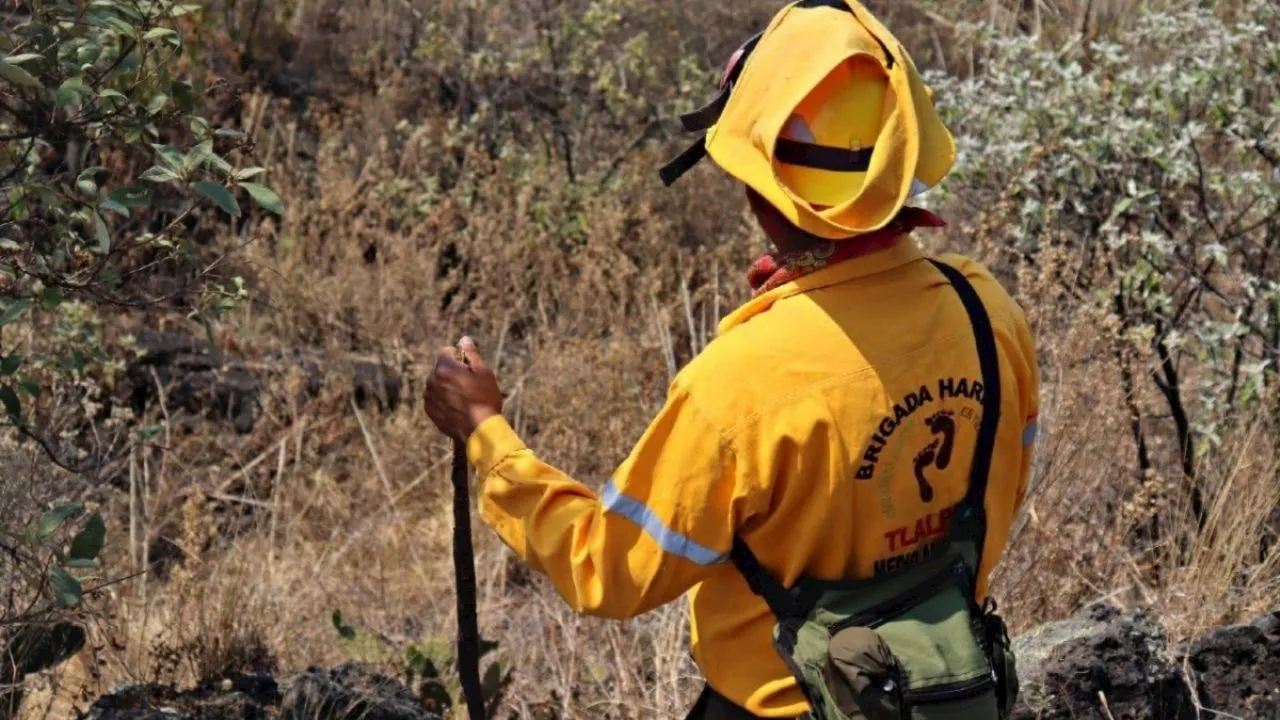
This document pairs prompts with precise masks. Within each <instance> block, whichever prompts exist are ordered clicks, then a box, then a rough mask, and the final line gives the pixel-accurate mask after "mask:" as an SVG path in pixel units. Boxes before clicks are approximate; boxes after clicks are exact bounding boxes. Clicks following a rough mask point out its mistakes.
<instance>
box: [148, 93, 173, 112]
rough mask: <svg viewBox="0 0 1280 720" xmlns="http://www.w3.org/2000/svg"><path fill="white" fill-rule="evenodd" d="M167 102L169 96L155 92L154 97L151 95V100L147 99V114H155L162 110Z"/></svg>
mask: <svg viewBox="0 0 1280 720" xmlns="http://www.w3.org/2000/svg"><path fill="white" fill-rule="evenodd" d="M168 104H169V96H168V95H165V94H164V93H157V94H156V95H155V97H152V98H151V100H149V101H147V114H149V115H155V114H156V113H158V112H160V111H161V110H163V109H164V106H165V105H168Z"/></svg>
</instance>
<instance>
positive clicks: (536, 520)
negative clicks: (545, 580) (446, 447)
mask: <svg viewBox="0 0 1280 720" xmlns="http://www.w3.org/2000/svg"><path fill="white" fill-rule="evenodd" d="M940 259H941V260H943V261H944V262H947V263H949V264H951V265H952V266H953V267H956V268H958V269H960V270H961V271H962V272H964V273H965V275H966V276H967V277H968V278H969V279H970V281H971V282H972V283H973V285H974V287H975V288H976V289H977V291H978V293H979V294H980V295H981V296H982V299H983V302H984V304H985V306H986V308H987V312H988V313H989V314H990V316H991V322H992V326H993V329H994V332H995V335H996V341H997V343H998V345H999V351H1000V377H1001V378H1002V382H1003V384H1004V386H1003V391H1004V392H1003V407H1002V410H1001V422H1000V427H999V433H998V436H997V440H996V448H995V454H994V459H993V461H992V468H991V476H990V481H989V486H988V490H987V501H986V504H987V519H988V535H987V542H986V546H985V548H986V549H985V554H984V558H983V569H982V572H981V576H982V577H981V579H980V581H979V588H978V593H979V596H980V597H981V596H983V595H984V594H985V592H986V584H987V581H986V576H987V573H988V572H989V571H990V569H991V567H992V566H993V564H994V563H995V562H996V560H997V559H998V558H999V556H1000V554H1001V552H1002V551H1003V549H1004V545H1005V543H1006V541H1007V539H1008V534H1009V528H1010V525H1011V523H1012V519H1013V516H1014V512H1015V511H1016V509H1017V507H1018V506H1019V505H1020V504H1021V502H1022V499H1023V495H1024V493H1025V492H1026V487H1027V479H1028V476H1029V473H1030V467H1031V444H1032V442H1033V441H1034V438H1035V428H1036V424H1035V423H1036V414H1037V408H1038V403H1037V367H1036V358H1035V350H1034V346H1033V341H1032V338H1031V334H1030V332H1029V330H1028V327H1027V322H1026V319H1025V317H1024V315H1023V313H1022V311H1021V310H1020V309H1019V308H1018V306H1017V305H1016V304H1015V303H1014V302H1013V300H1012V299H1011V298H1010V297H1009V296H1008V295H1007V294H1006V293H1005V292H1004V290H1003V289H1001V287H1000V286H999V285H998V284H997V282H996V281H995V280H994V279H993V278H992V277H991V275H990V274H989V273H988V272H987V271H986V270H985V269H984V268H982V267H981V266H980V265H978V264H977V263H974V262H972V261H969V260H966V259H964V258H961V257H957V256H945V257H942V258H940ZM975 383H977V385H978V386H979V388H980V385H981V373H980V371H979V367H978V356H977V350H976V348H975V346H974V340H973V334H972V331H971V329H970V325H969V321H968V318H967V316H966V314H965V311H964V308H963V306H962V305H961V303H960V300H959V298H958V296H957V295H956V293H955V291H954V290H953V289H952V287H951V286H950V285H949V284H948V283H947V282H946V280H945V279H944V278H943V277H942V275H941V274H939V272H938V271H937V269H936V268H934V267H933V266H932V265H931V264H930V263H929V262H927V261H926V260H925V259H924V257H923V255H922V254H921V253H920V251H919V249H918V248H917V246H916V244H915V243H914V241H913V240H911V239H910V237H909V236H906V237H902V238H900V239H899V240H898V241H897V242H896V243H895V244H894V245H892V246H891V247H890V248H889V249H886V250H883V251H880V252H877V253H874V254H871V255H867V256H864V257H861V258H857V259H854V260H850V261H847V262H843V263H840V264H837V265H834V266H831V267H828V268H825V269H823V270H820V271H818V272H816V273H813V274H811V275H808V276H805V277H802V278H801V279H799V280H797V281H795V282H793V283H790V284H787V285H783V286H781V287H779V288H776V289H774V290H772V291H769V292H767V293H765V294H762V295H761V296H759V297H757V298H754V299H753V300H751V301H750V302H748V303H747V304H746V305H744V306H743V307H741V308H739V309H738V310H737V311H736V312H734V313H733V314H732V315H731V316H729V317H727V318H726V319H725V320H724V322H723V323H722V324H721V327H720V335H719V337H717V338H716V339H715V340H714V341H713V342H712V343H711V344H710V345H708V346H707V348H706V349H705V350H704V351H703V352H702V354H700V355H699V356H698V357H697V358H695V359H694V360H693V362H691V363H690V364H689V365H688V366H687V367H686V368H684V370H683V371H682V372H681V373H680V375H679V376H678V377H677V378H676V380H675V381H674V382H673V383H672V386H671V388H670V391H669V395H668V398H667V402H666V405H665V407H663V409H662V411H661V412H660V413H658V416H657V417H656V418H655V419H654V421H653V423H652V424H651V425H650V426H649V428H648V430H646V431H645V433H644V436H643V437H642V438H640V441H639V443H638V444H637V445H636V447H635V449H634V450H633V451H632V452H631V455H630V456H629V457H628V458H627V459H626V460H625V461H623V463H622V464H621V465H620V466H619V467H618V469H617V472H616V473H614V475H613V478H612V479H611V480H609V481H608V482H606V483H605V485H604V488H603V490H602V491H601V493H600V494H598V495H597V494H596V493H595V492H593V491H592V490H591V489H590V488H588V487H587V486H586V485H583V484H581V483H579V482H577V481H575V480H573V479H572V478H570V477H568V476H567V475H565V474H564V473H563V472H561V471H559V470H557V469H555V468H553V467H551V466H550V465H548V464H546V463H544V462H543V461H541V460H540V459H538V457H537V456H536V455H535V454H534V453H533V452H532V451H531V450H529V449H528V448H527V447H525V445H524V443H523V442H521V440H520V438H519V437H518V436H517V435H516V434H515V432H514V431H513V430H512V429H511V427H510V426H509V425H508V424H507V423H506V422H505V421H504V420H503V419H502V418H501V417H494V418H491V419H489V420H488V421H486V422H485V423H483V424H482V425H481V426H480V427H479V428H478V429H477V430H476V431H475V433H474V434H473V435H472V436H471V438H470V441H469V443H468V453H469V456H470V458H471V461H472V463H473V464H474V465H475V466H476V467H477V468H478V469H479V472H480V476H481V478H482V482H483V491H482V498H481V502H480V511H481V514H482V516H483V518H484V520H485V521H486V522H487V523H488V524H489V525H490V526H491V527H493V529H494V530H496V531H497V532H498V534H499V535H500V536H501V537H502V539H503V540H504V541H505V542H506V543H507V545H509V546H510V547H511V548H512V549H513V550H514V551H515V552H516V553H517V554H518V555H519V556H520V557H521V558H523V559H524V560H525V562H527V563H529V565H531V566H532V567H534V568H535V569H538V570H540V571H542V572H544V573H546V574H547V575H548V576H549V577H550V578H551V580H552V582H553V583H554V584H555V587H556V589H557V590H558V591H559V593H560V594H561V595H562V596H563V597H564V598H565V600H567V601H568V603H569V604H570V605H571V606H572V607H573V608H575V609H576V610H578V611H580V612H584V613H591V614H594V615H602V616H607V617H614V618H627V617H632V616H635V615H638V614H640V613H644V612H646V611H648V610H651V609H653V608H655V607H657V606H659V605H662V604H664V603H667V602H669V601H671V600H674V599H675V598H677V597H679V596H680V595H682V594H684V593H685V592H687V591H690V590H692V593H691V595H690V597H691V603H692V606H691V607H692V643H693V653H694V657H695V659H696V660H697V662H698V665H699V666H700V667H701V669H702V671H703V673H704V674H705V675H706V677H707V679H708V681H709V682H710V683H711V685H712V686H713V687H715V688H716V689H717V690H718V691H719V692H721V693H722V694H724V695H725V696H726V697H728V698H729V699H730V700H733V701H735V702H737V703H739V704H741V705H743V706H745V707H746V708H747V709H748V710H751V711H752V712H754V713H756V714H758V715H764V716H775V717H793V716H796V715H799V714H801V713H803V712H804V711H805V709H806V708H807V705H806V704H805V701H804V698H803V697H802V696H801V693H800V691H799V689H798V688H797V686H796V683H795V681H794V680H793V679H792V676H791V674H790V673H789V672H788V671H787V668H786V666H785V665H784V664H783V662H782V661H781V660H780V659H779V658H778V656H777V655H776V654H775V652H774V649H773V646H772V643H771V632H772V625H773V617H772V616H771V615H770V613H769V610H768V608H767V607H765V604H764V602H763V601H762V600H761V599H759V598H757V597H756V596H755V595H753V594H752V593H751V591H750V589H748V587H747V585H746V583H745V582H744V581H743V579H742V578H741V576H739V574H738V572H737V571H736V570H735V569H734V567H733V565H731V564H728V563H727V555H728V552H729V548H730V545H731V542H732V538H733V535H734V533H735V532H738V533H741V534H742V535H743V537H744V538H745V539H746V540H747V542H748V544H749V545H750V546H751V547H752V549H753V550H754V551H755V553H756V555H757V556H758V557H759V558H760V561H761V562H762V563H763V564H764V565H765V566H766V567H767V568H769V569H771V570H772V571H773V572H774V574H775V575H776V576H778V578H779V579H780V580H782V582H783V583H785V584H787V585H790V584H791V583H793V582H794V581H795V580H796V578H797V577H798V576H800V575H802V574H803V575H807V576H811V577H819V578H840V577H849V576H852V575H857V576H861V577H866V576H869V575H870V574H872V573H873V572H875V571H876V570H878V569H881V570H883V569H889V568H895V567H898V566H900V565H902V564H904V563H911V562H913V561H914V560H919V559H920V558H921V557H922V555H927V552H928V547H929V544H930V542H931V541H933V540H936V539H938V538H939V537H940V536H941V535H942V532H943V528H944V527H945V524H946V521H947V519H948V517H949V514H950V513H949V508H951V507H952V506H953V505H955V504H956V503H957V502H959V501H960V499H961V498H962V497H963V495H964V492H965V488H966V487H967V484H968V470H969V463H970V458H971V456H972V452H973V445H974V439H975V437H976V434H977V425H978V420H979V417H980V415H981V403H980V389H978V388H975ZM923 497H928V501H927V502H926V501H924V500H923V499H922V498H923Z"/></svg>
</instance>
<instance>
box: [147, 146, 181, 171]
mask: <svg viewBox="0 0 1280 720" xmlns="http://www.w3.org/2000/svg"><path fill="white" fill-rule="evenodd" d="M151 148H152V149H153V150H155V151H156V154H157V155H159V156H160V162H161V163H163V164H164V166H165V167H167V168H169V169H170V170H177V169H178V168H180V167H182V159H183V158H184V157H186V153H184V152H182V151H181V150H179V149H178V148H176V147H174V146H172V145H157V144H152V145H151Z"/></svg>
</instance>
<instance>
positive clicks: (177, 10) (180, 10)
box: [169, 5, 200, 17]
mask: <svg viewBox="0 0 1280 720" xmlns="http://www.w3.org/2000/svg"><path fill="white" fill-rule="evenodd" d="M199 10H200V6H199V5H175V6H174V7H173V9H172V10H170V11H169V15H170V16H172V17H182V16H183V15H189V14H190V13H193V12H199Z"/></svg>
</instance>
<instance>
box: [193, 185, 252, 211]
mask: <svg viewBox="0 0 1280 720" xmlns="http://www.w3.org/2000/svg"><path fill="white" fill-rule="evenodd" d="M191 186H192V187H194V188H195V189H196V192H198V193H200V194H201V195H203V196H205V197H207V198H209V199H210V200H212V201H214V202H215V203H217V204H218V207H220V208H222V209H223V210H225V211H226V212H227V213H228V214H229V215H231V216H232V217H239V215H240V204H239V203H237V202H236V199H235V198H234V197H232V196H231V193H229V192H227V189H226V188H225V187H223V186H221V185H219V184H218V183H215V182H209V181H208V180H201V181H200V182H197V183H192V185H191Z"/></svg>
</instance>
